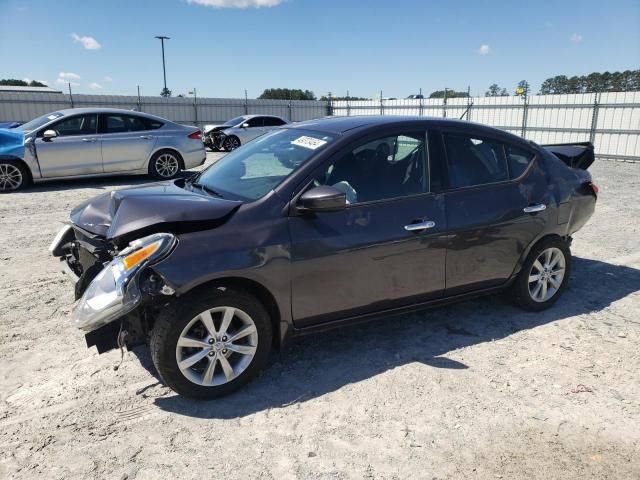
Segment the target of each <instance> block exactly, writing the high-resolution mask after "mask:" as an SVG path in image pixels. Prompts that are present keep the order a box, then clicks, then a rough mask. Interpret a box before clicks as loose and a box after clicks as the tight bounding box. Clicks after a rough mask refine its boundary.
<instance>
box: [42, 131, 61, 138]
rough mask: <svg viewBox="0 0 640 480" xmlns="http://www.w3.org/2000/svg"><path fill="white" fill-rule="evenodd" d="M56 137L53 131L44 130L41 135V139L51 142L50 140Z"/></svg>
mask: <svg viewBox="0 0 640 480" xmlns="http://www.w3.org/2000/svg"><path fill="white" fill-rule="evenodd" d="M57 136H58V134H57V133H56V131H55V130H45V131H44V133H43V134H42V138H44V139H47V140H51V139H52V138H56V137H57Z"/></svg>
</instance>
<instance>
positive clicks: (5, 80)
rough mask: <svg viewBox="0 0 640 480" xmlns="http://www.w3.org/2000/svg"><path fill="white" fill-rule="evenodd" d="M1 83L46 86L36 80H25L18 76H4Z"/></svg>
mask: <svg viewBox="0 0 640 480" xmlns="http://www.w3.org/2000/svg"><path fill="white" fill-rule="evenodd" d="M0 85H2V86H6V87H46V85H45V84H44V83H42V82H38V81H36V80H31V81H30V82H25V81H24V80H18V79H17V78H3V79H2V80H0Z"/></svg>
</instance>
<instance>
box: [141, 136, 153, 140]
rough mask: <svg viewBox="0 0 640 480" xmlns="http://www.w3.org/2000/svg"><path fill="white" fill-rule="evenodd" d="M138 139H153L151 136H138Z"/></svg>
mask: <svg viewBox="0 0 640 480" xmlns="http://www.w3.org/2000/svg"><path fill="white" fill-rule="evenodd" d="M140 138H144V139H145V140H151V139H152V138H153V137H152V136H151V135H140Z"/></svg>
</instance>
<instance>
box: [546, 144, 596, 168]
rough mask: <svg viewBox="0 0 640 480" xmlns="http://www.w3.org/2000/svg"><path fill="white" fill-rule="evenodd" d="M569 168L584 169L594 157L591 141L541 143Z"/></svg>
mask: <svg viewBox="0 0 640 480" xmlns="http://www.w3.org/2000/svg"><path fill="white" fill-rule="evenodd" d="M542 147H543V148H544V149H545V150H547V151H549V152H551V153H553V154H554V155H555V156H556V157H558V158H559V159H560V160H562V161H563V162H564V163H566V164H567V165H568V166H569V167H571V168H579V169H581V170H586V169H587V168H589V167H590V166H591V164H592V163H593V162H594V160H595V159H596V157H595V154H594V151H593V143H591V142H582V143H554V144H552V145H542Z"/></svg>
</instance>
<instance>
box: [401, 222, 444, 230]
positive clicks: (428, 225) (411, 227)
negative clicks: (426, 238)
mask: <svg viewBox="0 0 640 480" xmlns="http://www.w3.org/2000/svg"><path fill="white" fill-rule="evenodd" d="M435 226H436V222H434V221H433V220H427V221H425V222H420V223H410V224H409V225H405V226H404V229H405V230H406V231H407V232H418V231H420V230H426V229H427V228H433V227H435Z"/></svg>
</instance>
